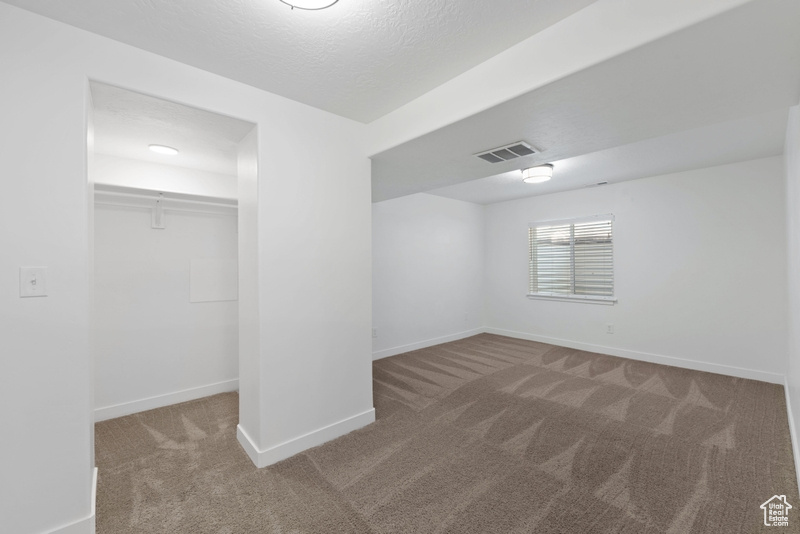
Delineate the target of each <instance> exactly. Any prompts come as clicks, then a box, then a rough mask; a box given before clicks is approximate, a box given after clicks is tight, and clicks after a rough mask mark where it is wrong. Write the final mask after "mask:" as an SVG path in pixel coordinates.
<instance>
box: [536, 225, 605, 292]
mask: <svg viewBox="0 0 800 534" xmlns="http://www.w3.org/2000/svg"><path fill="white" fill-rule="evenodd" d="M613 221H614V216H613V215H595V216H592V217H585V218H581V219H568V220H563V221H544V222H538V223H531V224H530V227H529V228H528V243H529V252H530V267H529V282H528V285H529V287H528V292H529V294H530V295H531V296H558V297H566V298H583V299H586V300H614V257H613V241H612V234H613V231H612V230H613V228H612V225H613Z"/></svg>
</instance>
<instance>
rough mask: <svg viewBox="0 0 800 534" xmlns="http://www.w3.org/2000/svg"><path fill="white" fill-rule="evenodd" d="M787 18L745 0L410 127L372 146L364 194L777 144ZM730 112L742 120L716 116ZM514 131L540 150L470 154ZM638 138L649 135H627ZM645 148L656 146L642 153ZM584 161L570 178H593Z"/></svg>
mask: <svg viewBox="0 0 800 534" xmlns="http://www.w3.org/2000/svg"><path fill="white" fill-rule="evenodd" d="M798 25H800V3H798V2H794V1H786V0H759V1H754V2H749V3H746V4H744V5H742V6H741V7H738V8H735V9H733V10H730V11H728V12H725V13H723V14H721V15H718V16H716V17H714V18H711V19H708V20H705V21H703V22H701V23H698V24H696V25H694V26H690V27H688V28H685V29H684V30H681V31H678V32H675V33H673V34H670V35H667V36H666V37H663V38H661V39H658V40H656V41H653V42H651V43H648V44H646V45H644V46H641V47H639V48H636V49H634V50H631V51H629V52H626V53H624V54H621V55H619V56H616V57H614V58H612V59H609V60H607V61H605V62H603V63H600V64H597V65H595V66H593V67H590V68H588V69H584V70H582V71H579V72H577V73H575V74H572V75H570V76H567V77H565V78H562V79H559V80H557V81H555V82H553V83H550V84H548V85H545V86H543V87H541V88H539V89H536V90H533V91H530V92H528V93H526V94H523V95H521V96H519V97H517V98H513V99H511V100H508V101H506V102H504V103H502V104H500V105H497V106H494V107H492V108H489V109H487V110H485V111H483V112H480V113H477V114H475V115H472V116H470V117H467V118H466V119H463V120H460V121H458V122H455V123H453V124H450V125H448V126H445V127H442V128H439V129H438V130H435V131H432V132H430V133H428V134H425V135H421V136H419V137H417V138H415V139H413V140H411V141H408V142H406V143H402V144H400V145H397V146H395V147H393V148H390V149H388V150H385V151H383V152H381V153H379V154H376V155H375V156H373V158H372V160H373V164H372V171H373V172H372V174H373V201H380V200H386V199H391V198H396V197H399V196H403V195H407V194H413V193H418V192H425V191H434V190H438V193H437V194H443V195H445V196H449V195H453V198H463V199H465V198H470V199H471V200H472V201H475V202H479V203H486V202H492V201H494V200H491V199H497V198H502V197H503V196H504V195H506V194H510V195H512V196H515V195H517V194H518V193H519V191H518V190H517V189H516V188H515V191H514V192H513V193H511V192H510V191H506V192H499V191H497V190H492V191H488V190H487V194H486V196H483V197H482V196H480V195H479V194H478V192H479V191H480V190H481V188H480V187H473V186H469V185H465V186H464V188H463V191H458V189H459V187H458V185H456V184H462V183H463V184H468V183H469V182H470V181H472V180H482V179H487V183H492V184H494V185H495V186H496V187H503V184H504V183H507V182H506V181H504V178H503V176H510V175H511V173H512V172H515V173H516V174H517V175H519V169H522V168H525V167H531V166H534V165H537V164H541V163H554V162H559V161H562V160H568V159H570V158H579V157H581V156H586V155H591V154H595V153H602V152H603V151H608V150H611V149H614V148H616V147H626V146H628V145H633V148H630V147H629V148H628V149H626V150H622V151H620V152H619V153H618V155H621V154H625V157H627V158H632V159H631V160H630V161H628V162H621V163H623V165H622V167H623V168H625V166H626V165H627V168H628V169H629V170H630V169H637V172H638V173H641V174H639V177H641V176H648V175H655V174H660V173H663V172H672V171H669V170H665V169H667V168H668V167H669V168H671V169H673V170H682V169H685V168H687V166H689V165H697V164H700V163H701V162H703V161H705V162H707V164H708V165H720V164H724V163H729V162H733V161H742V160H743V159H748V158H750V159H752V158H758V157H765V156H769V155H775V154H779V153H781V151H782V149H783V142H782V136H781V135H780V133H779V131H780V126H779V124H780V122H781V121H783V124H784V128H785V113H786V110H787V108H789V107H790V106H793V105H796V104H797V103H798V99H799V98H800V69H798V68H797V65H800V32H797V30H796V28H797V27H798ZM781 114H783V115H781ZM781 117H783V118H781ZM737 121H741V124H742V126H741V128H742V129H741V130H732V129H726V127H725V126H724V124H725V123H731V124H733V125H735V124H737ZM715 125H719V126H718V127H715ZM776 125H778V126H776ZM732 127H733V126H732ZM698 132H700V133H701V134H702V133H704V135H699V134H698ZM776 132H778V133H776ZM520 139H522V140H525V141H528V142H530V143H531V144H532V145H534V146H536V147H537V148H539V149H540V152H538V153H536V154H533V155H530V156H524V157H520V158H517V159H514V160H511V161H507V162H503V163H496V164H492V163H487V162H484V161H482V160H479V159H477V158H475V157H474V156H473V154H475V153H479V152H482V151H484V150H486V149H489V148H492V147H495V146H501V145H504V144H506V143H510V142H513V141H517V140H520ZM645 140H658V141H654V143H650V144H647V143H644V144H637V143H641V142H644V141H645ZM690 141H691V142H692V143H694V145H693V146H692V147H690V148H686V147H685V144H686V143H687V142H690ZM654 146H658V147H659V150H662V151H663V153H664V154H665V155H666V156H664V157H655V158H650V157H648V153H649V151H652V150H653V149H654V148H653V147H654ZM737 149H738V150H737ZM703 154H707V155H708V156H707V157H706V156H703ZM664 158H669V161H668V162H667V163H668V165H665V161H664ZM595 161H599V160H595ZM587 171H588V173H589V174H586V176H584V177H583V178H582V179H581V180H580V182H581V184H577V183H576V185H575V187H582V185H585V184H587V183H592V182H593V181H594V182H596V181H599V180H594V179H593V177H592V176H591V174H590V173H591V170H590V169H587ZM558 174H559V170H558V166H557V168H556V171H555V177H554V178H553V181H552V184H550V185H548V186H545V187H539V188H537V187H533V186H531V187H529V188H528V191H529V192H528V193H527V195H526V196H530V195H536V194H544V193H546V192H553V189H552V188H554V187H557V185H556V184H557V183H558V182H557V180H558ZM622 176H627V173H626V172H622V173H620V174H619V177H618V178H620V179H621V177H622ZM490 177H492V178H490ZM628 179H630V178H628ZM562 186H563V184H562ZM440 188H446V189H440Z"/></svg>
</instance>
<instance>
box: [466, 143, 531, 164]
mask: <svg viewBox="0 0 800 534" xmlns="http://www.w3.org/2000/svg"><path fill="white" fill-rule="evenodd" d="M534 153H536V150H535V149H534V148H533V147H532V146H531V145H529V144H528V143H526V142H525V141H517V142H516V143H511V144H510V145H505V146H501V147H497V148H493V149H491V150H487V151H486V152H481V153H479V154H475V155H476V156H478V157H479V158H481V159H482V160H486V161H488V162H489V163H500V162H501V161H508V160H510V159H514V158H518V157H520V156H529V155H530V154H534Z"/></svg>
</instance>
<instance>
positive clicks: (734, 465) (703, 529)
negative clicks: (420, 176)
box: [96, 334, 800, 534]
mask: <svg viewBox="0 0 800 534" xmlns="http://www.w3.org/2000/svg"><path fill="white" fill-rule="evenodd" d="M373 371H374V390H375V394H374V395H375V408H376V410H377V416H378V421H377V422H376V423H375V424H373V425H370V426H369V427H366V428H364V429H362V430H359V431H356V432H353V433H351V434H349V435H347V436H344V437H342V438H339V439H337V440H335V441H332V442H329V443H327V444H325V445H323V446H321V447H317V448H314V449H311V450H309V451H306V452H304V453H302V454H299V455H297V456H294V457H292V458H290V459H288V460H285V461H283V462H281V463H279V464H276V465H274V466H272V467H269V468H266V469H260V470H259V469H256V468H255V467H253V465H252V464H251V463H250V460H249V459H248V458H247V456H246V455H245V453H244V452H243V450H242V449H241V447H240V446H239V444H238V443H237V441H236V423H237V410H238V397H237V395H236V394H235V393H230V394H223V395H216V396H214V397H208V398H205V399H200V400H197V401H192V402H188V403H183V404H179V405H175V406H170V407H166V408H161V409H157V410H152V411H149V412H143V413H140V414H135V415H131V416H128V417H122V418H119V419H114V420H110V421H105V422H102V423H98V424H97V425H96V452H97V465H98V467H99V468H100V471H99V485H98V508H97V521H98V523H97V531H98V532H99V533H101V534H125V533H147V534H154V533H191V534H197V533H215V534H239V533H321V534H323V533H324V534H330V533H339V532H342V533H344V532H348V533H350V532H352V533H367V532H371V533H390V532H391V533H395V532H420V533H436V532H440V533H453V534H469V533H475V534H484V533H495V532H496V533H503V534H507V533H513V532H526V533H528V532H534V533H543V534H544V533H581V534H584V533H625V534H647V533H663V534H698V533H715V534H716V533H726V534H734V533H753V532H762V531H763V532H768V533H771V534H775V533H777V532H780V533H787V532H800V499H798V493H797V484H796V479H795V474H794V467H793V463H792V454H791V445H790V439H789V429H788V423H787V417H786V406H785V401H784V395H783V389H782V388H781V387H780V386H776V385H772V384H767V383H763V382H756V381H752V380H744V379H737V378H731V377H727V376H721V375H715V374H710V373H702V372H697V371H688V370H685V369H679V368H675V367H667V366H662V365H654V364H649V363H642V362H637V361H633V360H627V359H623V358H615V357H610V356H603V355H598V354H591V353H586V352H581V351H576V350H572V349H565V348H560V347H554V346H552V345H545V344H541V343H535V342H530V341H522V340H517V339H511V338H505V337H500V336H495V335H490V334H482V335H478V336H474V337H471V338H468V339H464V340H461V341H456V342H452V343H447V344H444V345H439V346H436V347H432V348H429V349H422V350H418V351H414V352H411V353H407V354H403V355H399V356H395V357H392V358H386V359H383V360H379V361H377V362H375V363H374V367H373ZM775 494H779V495H786V496H787V500H788V501H789V502H790V503H792V504H793V505H794V506H795V507H796V508H795V509H794V510H791V511H790V513H789V518H790V526H789V527H764V526H763V511H762V510H761V509H760V508H759V506H760V505H761V504H762V503H763V502H764V501H766V500H767V499H769V498H770V497H771V496H773V495H775Z"/></svg>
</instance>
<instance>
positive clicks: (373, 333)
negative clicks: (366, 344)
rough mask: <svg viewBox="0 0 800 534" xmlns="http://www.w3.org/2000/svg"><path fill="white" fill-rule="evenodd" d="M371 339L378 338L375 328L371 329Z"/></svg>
mask: <svg viewBox="0 0 800 534" xmlns="http://www.w3.org/2000/svg"><path fill="white" fill-rule="evenodd" d="M372 337H373V338H375V337H378V329H377V328H373V329H372Z"/></svg>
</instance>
